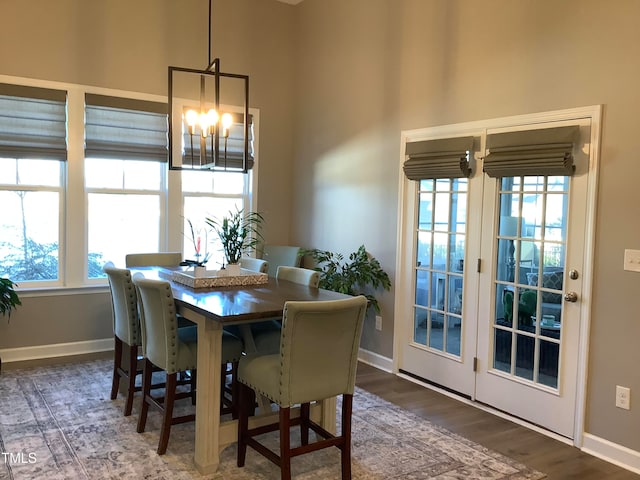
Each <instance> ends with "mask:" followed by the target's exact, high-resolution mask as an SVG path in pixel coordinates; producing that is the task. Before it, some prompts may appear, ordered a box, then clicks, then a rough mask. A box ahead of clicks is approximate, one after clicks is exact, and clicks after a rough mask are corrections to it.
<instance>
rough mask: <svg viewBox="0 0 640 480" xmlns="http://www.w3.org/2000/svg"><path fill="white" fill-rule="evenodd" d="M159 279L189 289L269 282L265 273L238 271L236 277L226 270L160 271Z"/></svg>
mask: <svg viewBox="0 0 640 480" xmlns="http://www.w3.org/2000/svg"><path fill="white" fill-rule="evenodd" d="M159 273H160V277H163V278H165V279H167V280H171V281H173V282H176V283H180V284H182V285H186V286H187V287H191V288H215V287H241V286H246V285H261V284H265V283H268V282H269V276H268V275H267V274H266V273H259V272H254V271H252V270H246V269H244V268H242V269H240V273H239V274H237V275H232V274H229V272H227V271H226V270H205V271H203V272H198V273H197V275H196V273H195V272H194V269H193V268H191V269H188V270H168V269H166V270H165V269H161V270H160V272H159Z"/></svg>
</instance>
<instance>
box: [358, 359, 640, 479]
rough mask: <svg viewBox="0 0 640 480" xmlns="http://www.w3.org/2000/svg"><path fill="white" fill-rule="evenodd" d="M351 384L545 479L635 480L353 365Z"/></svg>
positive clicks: (400, 381) (517, 428)
mask: <svg viewBox="0 0 640 480" xmlns="http://www.w3.org/2000/svg"><path fill="white" fill-rule="evenodd" d="M356 384H357V385H358V386H359V387H360V388H362V389H364V390H367V391H368V392H371V393H373V394H375V395H377V396H379V397H381V398H384V399H385V400H387V401H388V402H391V403H394V404H396V405H398V406H400V407H402V408H404V409H406V410H409V411H411V412H413V413H414V414H416V415H418V416H420V417H422V418H425V419H427V420H429V421H430V422H432V423H435V424H437V425H440V426H442V427H444V428H446V429H447V430H450V431H452V432H454V433H457V434H459V435H461V436H463V437H465V438H468V439H470V440H473V441H474V442H477V443H479V444H480V445H483V446H485V447H487V448H490V449H492V450H494V451H497V452H500V453H502V454H503V455H506V456H508V457H510V458H513V459H515V460H518V461H520V462H522V463H524V464H526V465H528V466H529V467H531V468H534V469H536V470H539V471H541V472H544V473H546V474H547V478H548V479H549V480H566V479H580V480H605V479H606V480H627V479H629V480H632V479H633V480H638V479H640V475H636V474H634V473H632V472H630V471H628V470H625V469H622V468H620V467H617V466H615V465H613V464H611V463H608V462H605V461H603V460H600V459H598V458H596V457H593V456H591V455H587V454H585V453H583V452H581V451H580V450H579V449H577V448H575V447H572V446H569V445H566V444H564V443H562V442H559V441H557V440H554V439H552V438H549V437H547V436H545V435H542V434H540V433H537V432H534V431H532V430H529V429H528V428H525V427H522V426H520V425H517V424H515V423H513V422H510V421H508V420H505V419H503V418H500V417H497V416H495V415H492V414H490V413H487V412H485V411H483V410H480V409H478V408H475V407H473V406H470V405H467V404H465V403H462V402H459V401H457V400H454V399H452V398H450V397H447V396H445V395H442V394H440V393H438V392H435V391H433V390H430V389H428V388H425V387H422V386H421V385H417V384H415V383H413V382H410V381H408V380H404V379H402V378H399V377H397V376H395V375H392V374H390V373H386V372H383V371H382V370H379V369H377V368H374V367H371V366H369V365H365V364H363V363H360V364H359V366H358V374H357V377H356ZM356 398H357V397H356ZM356 401H357V400H356Z"/></svg>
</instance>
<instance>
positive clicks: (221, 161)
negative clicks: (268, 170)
mask: <svg viewBox="0 0 640 480" xmlns="http://www.w3.org/2000/svg"><path fill="white" fill-rule="evenodd" d="M189 109H194V107H188V108H185V109H184V112H186V111H187V110H189ZM195 110H197V109H195ZM231 115H232V117H233V123H232V124H231V127H230V128H229V137H228V138H227V139H226V150H225V139H224V138H223V137H222V135H220V143H219V152H218V161H217V162H215V166H216V168H224V169H229V170H239V171H242V170H244V167H243V158H242V157H243V155H244V114H242V113H237V112H233V113H231ZM183 118H184V115H183ZM248 127H249V139H248V147H249V148H248V149H247V155H248V158H247V170H251V169H252V168H253V161H254V159H253V116H252V115H249V125H248ZM219 128H220V127H219ZM182 130H183V140H182V141H183V143H182V145H183V154H182V164H183V165H189V164H191V163H192V162H191V159H193V164H195V165H199V164H200V163H202V164H207V163H210V162H208V161H207V162H205V161H203V162H200V149H201V142H203V141H204V139H203V138H202V137H201V136H200V134H199V133H198V134H197V135H193V136H192V135H189V130H188V129H187V127H186V125H185V126H184V127H183V129H182ZM198 131H199V130H198ZM192 138H193V140H192ZM211 141H212V138H211V137H208V138H207V139H206V142H207V148H206V152H207V155H212V151H213V149H212V147H211ZM214 144H215V141H214Z"/></svg>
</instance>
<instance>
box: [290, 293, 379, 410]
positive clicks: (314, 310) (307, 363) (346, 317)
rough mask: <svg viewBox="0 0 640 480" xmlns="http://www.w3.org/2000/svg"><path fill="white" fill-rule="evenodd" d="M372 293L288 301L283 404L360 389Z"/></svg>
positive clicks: (348, 392) (302, 401)
mask: <svg viewBox="0 0 640 480" xmlns="http://www.w3.org/2000/svg"><path fill="white" fill-rule="evenodd" d="M366 310H367V299H366V298H365V297H364V296H362V295H360V296H357V297H352V298H347V299H345V300H330V301H311V302H299V301H291V302H287V303H286V304H285V306H284V311H283V320H282V336H281V345H280V354H281V360H280V362H281V371H280V389H281V390H280V399H279V404H280V406H285V407H287V406H291V405H294V404H297V403H304V402H310V401H314V400H322V399H325V398H329V397H333V396H336V395H340V394H345V393H346V394H351V395H353V392H354V390H355V380H356V367H357V364H358V350H359V348H360V336H361V334H362V325H363V323H364V316H365V312H366Z"/></svg>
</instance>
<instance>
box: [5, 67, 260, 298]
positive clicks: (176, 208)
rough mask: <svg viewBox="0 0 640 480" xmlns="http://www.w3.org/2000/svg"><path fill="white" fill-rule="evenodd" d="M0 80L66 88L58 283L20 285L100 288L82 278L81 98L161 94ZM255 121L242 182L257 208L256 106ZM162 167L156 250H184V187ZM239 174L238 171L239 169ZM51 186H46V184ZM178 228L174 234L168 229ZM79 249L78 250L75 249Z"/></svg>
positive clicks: (102, 282) (31, 290)
mask: <svg viewBox="0 0 640 480" xmlns="http://www.w3.org/2000/svg"><path fill="white" fill-rule="evenodd" d="M0 82H2V83H9V84H15V85H25V86H32V87H42V88H52V89H58V90H66V91H67V162H66V163H65V165H63V176H64V178H63V184H62V196H61V207H60V208H61V211H60V219H59V222H60V234H59V236H60V239H59V249H60V250H59V259H60V268H59V279H58V281H57V282H51V283H49V282H47V283H46V284H45V283H42V284H40V283H37V284H36V283H30V284H29V285H28V286H26V287H23V288H20V286H19V287H18V288H19V290H21V291H23V292H28V295H38V294H39V293H38V292H44V294H46V292H47V291H51V290H64V293H65V294H68V293H75V292H76V291H77V292H79V293H86V292H90V291H93V290H96V289H97V290H98V291H104V290H106V288H107V281H106V279H91V280H89V279H88V278H87V276H88V272H87V257H88V232H87V228H88V227H87V222H86V216H87V211H88V208H87V198H88V197H87V193H86V191H85V183H84V160H85V156H84V98H85V94H86V93H92V94H99V95H108V96H113V97H122V98H133V99H137V100H148V101H153V102H162V103H166V102H167V97H166V96H162V95H153V94H142V93H137V92H129V91H125V90H115V89H109V88H99V87H93V86H84V85H78V84H71V83H64V82H54V81H47V80H37V79H31V78H24V77H14V76H9V75H0ZM250 113H251V114H252V115H253V122H254V140H253V142H254V159H255V163H254V166H253V169H252V170H250V172H249V173H248V174H247V175H248V176H247V181H246V183H245V185H246V187H245V191H244V193H243V195H244V196H245V197H244V198H245V205H247V206H248V207H249V208H250V209H251V210H252V211H257V178H258V165H259V160H258V159H259V125H260V119H259V110H257V109H250ZM167 171H168V164H167V169H166V170H165V171H164V172H163V175H164V181H163V188H164V191H163V197H164V198H163V199H162V200H161V212H162V213H161V219H160V238H159V245H160V250H161V251H162V250H164V251H183V242H184V238H183V235H182V205H183V203H182V202H183V192H182V190H181V181H180V175H179V172H171V173H168V174H167V173H166V172H167ZM238 175H243V174H241V173H238ZM45 190H50V188H45ZM173 232H179V233H177V234H176V233H173ZM79 252H80V253H79Z"/></svg>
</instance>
